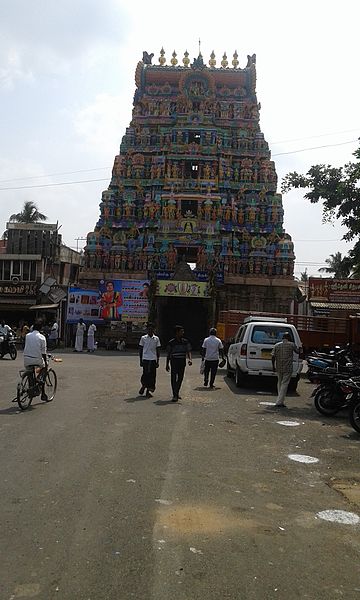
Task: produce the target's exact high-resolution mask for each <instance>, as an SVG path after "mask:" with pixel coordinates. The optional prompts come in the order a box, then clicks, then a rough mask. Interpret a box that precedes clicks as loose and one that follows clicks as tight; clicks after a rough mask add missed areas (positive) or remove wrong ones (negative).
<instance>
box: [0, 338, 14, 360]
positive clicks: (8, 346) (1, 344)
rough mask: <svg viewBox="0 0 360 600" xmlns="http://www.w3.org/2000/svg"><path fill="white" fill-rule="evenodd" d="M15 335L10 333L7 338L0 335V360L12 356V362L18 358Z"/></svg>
mask: <svg viewBox="0 0 360 600" xmlns="http://www.w3.org/2000/svg"><path fill="white" fill-rule="evenodd" d="M15 340H16V337H15V335H13V334H11V333H9V334H8V335H7V336H5V335H0V358H3V357H4V356H6V354H9V355H10V358H11V360H15V359H16V357H17V349H16V343H15Z"/></svg>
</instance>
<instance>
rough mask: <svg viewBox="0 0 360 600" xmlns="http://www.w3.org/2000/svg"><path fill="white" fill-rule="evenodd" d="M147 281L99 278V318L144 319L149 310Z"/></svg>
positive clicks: (115, 319)
mask: <svg viewBox="0 0 360 600" xmlns="http://www.w3.org/2000/svg"><path fill="white" fill-rule="evenodd" d="M149 289H150V284H149V281H145V280H138V279H112V280H107V281H104V280H101V281H100V284H99V305H100V318H102V319H104V320H110V321H120V320H121V321H146V320H147V318H148V312H149Z"/></svg>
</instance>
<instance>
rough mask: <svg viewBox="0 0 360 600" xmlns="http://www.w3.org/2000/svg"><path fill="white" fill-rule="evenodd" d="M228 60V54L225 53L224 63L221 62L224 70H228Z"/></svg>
mask: <svg viewBox="0 0 360 600" xmlns="http://www.w3.org/2000/svg"><path fill="white" fill-rule="evenodd" d="M228 64H229V63H228V59H227V56H226V52H224V56H223V57H222V61H221V66H222V67H223V69H226V67H227V66H228Z"/></svg>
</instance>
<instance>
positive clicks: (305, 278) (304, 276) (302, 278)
mask: <svg viewBox="0 0 360 600" xmlns="http://www.w3.org/2000/svg"><path fill="white" fill-rule="evenodd" d="M300 281H303V282H304V283H306V282H307V281H309V275H308V272H307V269H305V271H302V273H300Z"/></svg>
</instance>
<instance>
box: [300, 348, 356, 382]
mask: <svg viewBox="0 0 360 600" xmlns="http://www.w3.org/2000/svg"><path fill="white" fill-rule="evenodd" d="M307 365H308V370H307V377H308V379H309V380H310V381H311V383H316V382H317V380H318V375H319V374H321V373H326V372H327V371H328V369H331V370H332V371H333V372H337V373H344V374H345V375H349V376H352V375H355V374H360V367H358V365H357V364H356V363H355V362H354V356H353V354H352V352H351V349H350V347H349V346H347V347H346V348H342V349H336V350H334V351H333V352H332V353H331V354H325V353H317V352H314V353H312V354H310V355H309V356H308V357H307ZM356 369H359V373H356V372H354V370H356Z"/></svg>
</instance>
